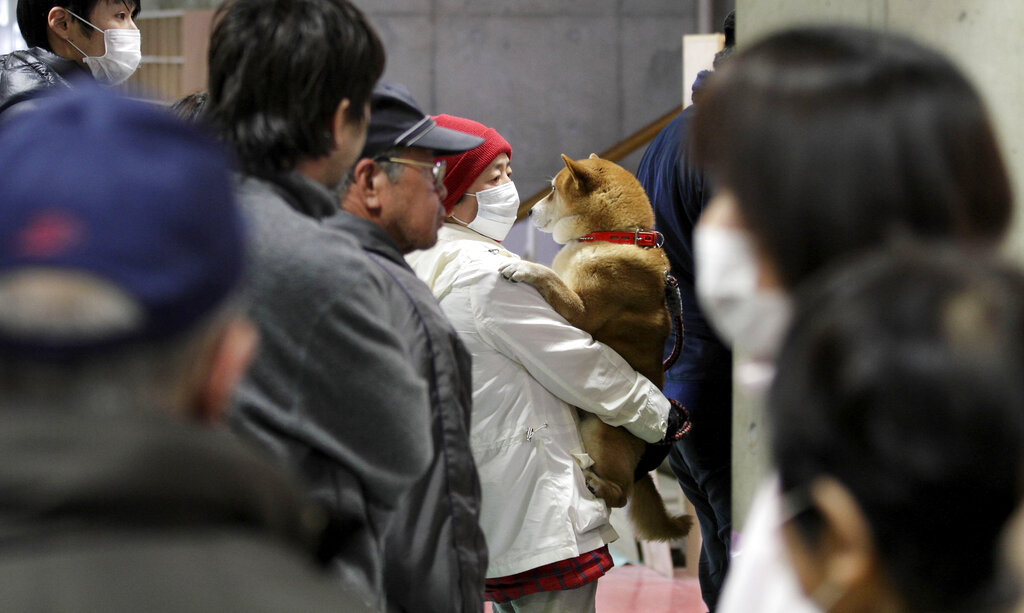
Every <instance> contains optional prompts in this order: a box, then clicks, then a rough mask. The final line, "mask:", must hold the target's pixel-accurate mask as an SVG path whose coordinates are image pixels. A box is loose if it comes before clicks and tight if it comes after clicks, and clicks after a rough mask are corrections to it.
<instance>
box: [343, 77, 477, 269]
mask: <svg viewBox="0 0 1024 613" xmlns="http://www.w3.org/2000/svg"><path fill="white" fill-rule="evenodd" d="M483 142H484V139H483V138H480V137H477V136H471V135H469V134H466V133H464V132H459V131H456V130H449V129H447V128H444V127H441V126H439V125H437V123H436V122H435V121H434V119H433V118H431V117H430V116H429V115H427V114H426V113H424V112H423V111H422V110H420V107H419V105H418V104H417V103H416V101H415V100H414V99H413V97H412V95H411V94H410V93H409V91H408V90H407V89H406V88H405V86H403V85H401V84H398V83H381V84H378V85H377V87H376V88H374V91H373V96H372V101H371V104H370V127H369V129H368V131H367V135H366V145H365V146H364V147H363V151H362V153H360V159H359V161H357V162H356V164H355V166H354V167H353V168H352V169H351V170H349V172H348V173H347V174H346V176H345V179H344V180H343V181H342V187H341V204H342V208H343V209H345V210H346V211H348V212H349V213H352V214H353V215H356V216H358V217H362V218H364V219H367V220H369V221H372V222H373V223H375V224H377V225H378V226H380V227H381V228H382V229H383V230H384V231H385V232H386V233H387V234H388V236H390V237H391V239H392V240H394V241H395V244H396V245H397V246H398V248H399V250H401V251H402V252H403V253H409V252H410V251H414V250H416V249H426V248H429V247H432V246H433V245H434V243H436V242H437V230H438V228H439V227H441V224H442V222H443V221H444V218H445V210H444V207H443V206H442V205H441V203H442V201H443V200H444V199H445V197H446V196H447V195H448V194H447V191H445V186H444V179H445V171H446V169H447V164H446V162H445V161H444V160H435V158H436V157H437V156H439V155H451V154H455V153H461V152H463V151H466V150H467V149H472V148H473V147H477V146H479V145H480V144H482V143H483Z"/></svg>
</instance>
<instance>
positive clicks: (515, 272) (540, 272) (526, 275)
mask: <svg viewBox="0 0 1024 613" xmlns="http://www.w3.org/2000/svg"><path fill="white" fill-rule="evenodd" d="M498 270H499V272H500V273H501V276H502V277H503V278H504V279H507V280H509V281H511V282H513V283H530V284H531V285H537V284H538V283H539V282H540V281H541V279H542V278H543V277H544V273H546V272H547V271H548V270H549V269H548V268H547V267H545V266H541V265H540V264H535V263H533V262H524V261H522V260H518V261H515V262H509V263H508V264H503V265H502V266H501V268H500V269H498Z"/></svg>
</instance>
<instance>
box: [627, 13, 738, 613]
mask: <svg viewBox="0 0 1024 613" xmlns="http://www.w3.org/2000/svg"><path fill="white" fill-rule="evenodd" d="M725 39H726V47H725V48H724V49H722V50H721V51H719V52H718V54H716V56H715V65H716V67H717V65H718V64H719V63H720V62H722V61H723V60H725V59H726V58H728V56H729V55H730V54H731V49H732V47H731V46H730V45H731V43H734V41H735V11H734V12H730V13H729V15H728V16H727V17H726V19H725ZM709 76H710V71H702V72H701V73H700V74H698V76H697V80H696V82H695V83H694V84H693V102H694V103H693V105H691V106H690V107H688V108H686V109H684V110H683V112H682V114H680V115H679V116H678V117H676V118H675V119H673V120H672V121H671V122H670V123H669V124H668V125H667V126H665V127H664V128H663V129H662V130H661V132H660V133H658V135H657V136H655V137H654V140H653V141H651V144H650V145H649V146H648V147H647V150H646V151H645V152H644V156H643V158H642V159H641V160H640V166H639V167H638V168H637V178H638V179H639V180H640V183H641V184H642V185H643V186H644V190H646V191H647V194H648V196H649V197H650V199H651V205H652V206H653V207H654V217H655V226H656V227H657V228H658V231H659V232H661V234H662V235H663V236H664V237H665V243H664V245H663V247H664V249H665V254H666V255H667V256H668V259H669V264H670V266H671V269H672V274H673V276H675V278H676V279H677V280H678V282H679V294H680V297H681V298H682V305H683V330H685V334H684V335H683V346H682V350H681V352H680V354H679V357H678V359H677V360H676V362H675V364H673V365H672V367H671V368H670V369H669V370H668V371H667V372H666V373H665V389H664V392H665V395H666V396H668V397H669V398H672V399H674V400H676V401H678V402H679V403H681V404H682V405H683V406H685V407H686V408H687V410H688V411H689V414H690V419H691V421H692V423H693V427H692V430H691V432H690V434H689V436H685V437H683V438H682V439H681V440H679V441H678V442H676V443H675V444H673V446H672V451H671V452H670V453H669V466H671V468H672V472H673V473H675V475H676V479H677V480H678V481H679V485H680V487H681V488H682V490H683V493H684V494H686V498H687V499H688V500H689V501H690V502H691V504H693V507H694V510H695V511H696V513H697V520H698V522H699V523H700V531H701V539H702V541H701V549H700V560H699V562H698V565H697V566H698V577H699V579H700V589H701V596H702V597H703V599H704V602H705V603H706V604H707V605H708V608H709V609H710V610H712V611H714V610H715V606H716V603H717V601H718V593H719V591H720V590H721V588H722V583H723V582H724V581H725V574H726V571H727V570H728V568H729V542H730V539H731V536H732V444H731V443H732V352H730V350H729V348H728V347H726V346H725V345H724V344H723V343H722V341H721V339H719V338H718V335H717V334H716V333H715V331H714V330H713V329H712V328H711V326H709V325H708V322H707V321H706V320H705V318H704V314H703V312H702V311H701V308H700V305H699V304H698V303H697V295H696V290H695V286H694V267H693V228H694V226H695V225H696V223H697V219H698V218H700V215H701V213H703V211H704V208H705V207H706V206H707V204H708V202H709V201H710V200H711V196H712V195H713V191H712V189H713V188H712V185H711V184H710V183H711V182H710V180H709V177H708V176H706V175H705V173H704V172H703V171H702V170H701V169H700V168H698V167H697V166H696V165H695V164H694V162H693V159H692V156H691V155H690V153H689V151H688V147H687V145H688V142H687V135H688V133H689V126H690V122H691V121H692V119H693V114H694V110H695V108H696V107H697V106H698V105H699V104H700V96H701V89H702V87H703V85H704V83H705V82H706V81H705V80H706V79H707V78H708V77H709ZM672 348H673V339H671V338H670V339H669V340H668V344H667V346H666V354H669V353H671V351H672Z"/></svg>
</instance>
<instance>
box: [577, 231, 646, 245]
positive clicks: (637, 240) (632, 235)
mask: <svg viewBox="0 0 1024 613" xmlns="http://www.w3.org/2000/svg"><path fill="white" fill-rule="evenodd" d="M577 240H579V241H583V242H589V241H604V242H606V243H617V244H620V245H637V246H639V247H661V245H662V243H664V242H665V237H664V236H662V235H661V232H657V231H654V230H634V231H633V232H591V233H590V234H584V235H583V236H581V237H579V238H578V239H577Z"/></svg>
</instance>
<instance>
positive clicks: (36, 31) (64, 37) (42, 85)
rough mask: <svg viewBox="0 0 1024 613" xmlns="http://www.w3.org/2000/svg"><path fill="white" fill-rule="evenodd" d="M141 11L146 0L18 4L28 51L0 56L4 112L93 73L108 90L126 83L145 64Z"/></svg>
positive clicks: (0, 99)
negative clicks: (143, 61)
mask: <svg viewBox="0 0 1024 613" xmlns="http://www.w3.org/2000/svg"><path fill="white" fill-rule="evenodd" d="M141 8H142V0H18V9H17V13H18V28H19V29H20V30H21V35H22V37H23V38H24V39H25V42H26V43H27V44H28V46H29V49H27V50H23V51H14V52H13V53H9V54H7V55H4V56H0V113H3V112H4V111H5V110H7V109H9V108H11V107H14V106H16V105H19V104H24V103H25V102H26V101H27V100H29V99H31V98H33V97H35V96H36V95H37V94H38V93H40V91H42V90H46V89H49V88H52V87H70V84H71V82H72V81H74V80H75V79H76V78H89V77H88V75H89V74H90V73H91V74H92V76H93V77H94V78H95V79H96V80H97V81H99V82H101V83H104V84H106V85H118V84H120V83H122V82H124V81H125V80H127V79H128V77H130V76H132V74H133V73H134V72H135V70H136V69H137V68H138V66H139V62H141V61H142V46H141V44H142V43H141V38H140V36H139V29H138V27H136V25H135V21H134V19H135V18H136V17H137V16H138V14H139V10H140V9H141ZM94 30H95V31H96V32H94ZM97 32H98V34H97ZM27 106H28V105H25V107H22V108H27Z"/></svg>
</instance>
